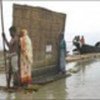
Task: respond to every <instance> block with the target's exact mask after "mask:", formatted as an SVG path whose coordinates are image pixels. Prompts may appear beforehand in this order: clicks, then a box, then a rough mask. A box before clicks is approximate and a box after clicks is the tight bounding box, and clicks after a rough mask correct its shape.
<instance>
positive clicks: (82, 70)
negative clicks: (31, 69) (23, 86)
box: [0, 59, 100, 100]
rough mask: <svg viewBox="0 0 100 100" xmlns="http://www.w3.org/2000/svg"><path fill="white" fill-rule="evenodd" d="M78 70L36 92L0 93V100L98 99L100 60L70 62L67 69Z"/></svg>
mask: <svg viewBox="0 0 100 100" xmlns="http://www.w3.org/2000/svg"><path fill="white" fill-rule="evenodd" d="M70 68H72V69H75V70H78V72H77V73H72V76H70V77H68V78H64V79H60V80H58V81H55V82H52V83H49V84H47V85H45V86H43V87H42V88H40V89H39V90H38V91H37V92H32V93H24V92H14V93H7V92H5V91H0V100H50V99H51V100H52V99H55V100H67V99H76V100H77V99H100V94H99V93H100V59H95V60H88V61H80V62H72V63H68V64H66V70H68V69H70ZM5 84H6V83H5V76H4V74H1V75H0V85H5Z"/></svg>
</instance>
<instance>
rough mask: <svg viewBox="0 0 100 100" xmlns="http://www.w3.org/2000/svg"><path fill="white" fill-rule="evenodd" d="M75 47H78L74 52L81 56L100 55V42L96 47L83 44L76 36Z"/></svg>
mask: <svg viewBox="0 0 100 100" xmlns="http://www.w3.org/2000/svg"><path fill="white" fill-rule="evenodd" d="M73 45H74V46H75V47H76V48H75V49H73V52H78V53H79V54H87V53H100V42H97V43H96V44H95V45H94V46H93V45H89V44H86V43H84V44H81V43H80V40H79V37H78V36H75V38H74V39H73Z"/></svg>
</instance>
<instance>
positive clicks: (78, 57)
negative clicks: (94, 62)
mask: <svg viewBox="0 0 100 100" xmlns="http://www.w3.org/2000/svg"><path fill="white" fill-rule="evenodd" d="M95 58H100V53H90V54H82V55H68V56H67V57H66V61H67V62H74V61H79V60H87V59H95Z"/></svg>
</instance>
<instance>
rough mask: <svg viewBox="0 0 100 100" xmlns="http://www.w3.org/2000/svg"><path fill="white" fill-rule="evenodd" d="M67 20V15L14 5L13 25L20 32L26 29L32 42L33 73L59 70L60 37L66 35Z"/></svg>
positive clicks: (39, 8)
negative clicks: (38, 70)
mask: <svg viewBox="0 0 100 100" xmlns="http://www.w3.org/2000/svg"><path fill="white" fill-rule="evenodd" d="M65 19H66V14H63V13H57V12H54V11H50V10H47V9H45V8H41V7H32V6H27V5H17V4H14V6H13V25H14V26H16V28H17V30H18V32H19V31H20V30H21V29H22V28H26V29H27V30H28V33H29V36H30V38H31V40H32V45H33V62H34V63H33V71H34V70H37V69H40V71H42V69H44V70H45V71H44V72H43V73H45V72H47V73H48V72H50V68H55V67H56V68H57V66H58V62H59V35H60V34H62V33H64V27H65ZM47 69H48V70H47ZM52 71H53V70H51V72H52ZM34 73H35V72H34ZM36 73H37V72H36ZM36 73H35V74H36ZM40 73H41V72H40ZM35 74H34V75H35ZM38 75H39V72H38Z"/></svg>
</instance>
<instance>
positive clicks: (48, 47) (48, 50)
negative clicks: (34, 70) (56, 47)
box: [46, 45, 52, 53]
mask: <svg viewBox="0 0 100 100" xmlns="http://www.w3.org/2000/svg"><path fill="white" fill-rule="evenodd" d="M46 52H47V53H48V52H52V45H46Z"/></svg>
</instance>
